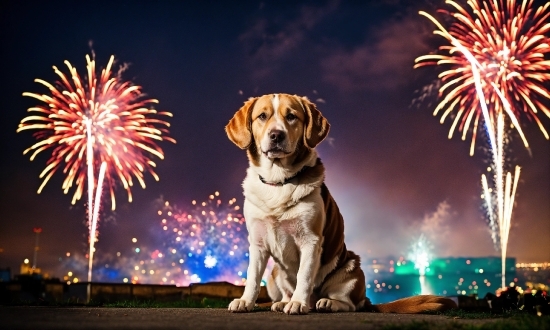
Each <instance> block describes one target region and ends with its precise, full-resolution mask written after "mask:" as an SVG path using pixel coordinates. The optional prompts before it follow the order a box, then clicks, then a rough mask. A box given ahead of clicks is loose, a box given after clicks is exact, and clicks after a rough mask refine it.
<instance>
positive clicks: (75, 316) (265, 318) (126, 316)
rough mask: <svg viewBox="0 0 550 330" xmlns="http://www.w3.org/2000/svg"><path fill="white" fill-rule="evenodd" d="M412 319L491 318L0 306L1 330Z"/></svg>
mask: <svg viewBox="0 0 550 330" xmlns="http://www.w3.org/2000/svg"><path fill="white" fill-rule="evenodd" d="M415 321H416V322H423V321H428V322H430V323H435V324H438V325H443V323H452V322H458V323H468V324H479V323H487V322H494V321H495V320H494V319H489V320H487V319H485V320H464V319H453V318H449V317H446V316H440V315H397V314H374V313H334V314H321V313H310V314H308V315H298V316H289V315H286V314H279V313H274V312H271V311H258V312H252V313H246V314H235V313H229V312H228V311H227V310H225V309H211V308H102V307H5V306H4V307H0V328H1V329H262V330H269V329H277V330H290V329H311V330H319V329H380V328H382V327H384V326H386V325H392V324H393V325H405V324H407V323H411V322H415Z"/></svg>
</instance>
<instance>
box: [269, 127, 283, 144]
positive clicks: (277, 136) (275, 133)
mask: <svg viewBox="0 0 550 330" xmlns="http://www.w3.org/2000/svg"><path fill="white" fill-rule="evenodd" d="M269 139H270V140H271V142H274V143H279V142H281V141H283V140H284V139H285V132H283V131H280V130H278V129H274V130H272V131H271V132H269Z"/></svg>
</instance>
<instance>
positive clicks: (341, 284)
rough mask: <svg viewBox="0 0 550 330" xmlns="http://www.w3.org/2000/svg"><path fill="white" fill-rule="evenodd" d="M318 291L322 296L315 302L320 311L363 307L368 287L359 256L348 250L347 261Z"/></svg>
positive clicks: (342, 310)
mask: <svg viewBox="0 0 550 330" xmlns="http://www.w3.org/2000/svg"><path fill="white" fill-rule="evenodd" d="M317 292H318V295H319V297H321V299H319V300H318V301H317V303H316V304H315V309H316V310H317V311H318V312H354V311H355V310H357V309H358V308H362V307H363V305H364V304H365V300H366V287H365V275H364V273H363V271H362V270H361V268H360V261H359V257H358V256H357V255H355V254H354V253H353V252H351V251H348V260H347V262H346V263H345V264H344V265H342V267H340V268H339V269H337V270H336V271H334V272H333V273H332V274H330V275H329V277H328V278H327V279H326V280H325V282H324V283H323V285H322V286H321V288H320V290H318V291H317Z"/></svg>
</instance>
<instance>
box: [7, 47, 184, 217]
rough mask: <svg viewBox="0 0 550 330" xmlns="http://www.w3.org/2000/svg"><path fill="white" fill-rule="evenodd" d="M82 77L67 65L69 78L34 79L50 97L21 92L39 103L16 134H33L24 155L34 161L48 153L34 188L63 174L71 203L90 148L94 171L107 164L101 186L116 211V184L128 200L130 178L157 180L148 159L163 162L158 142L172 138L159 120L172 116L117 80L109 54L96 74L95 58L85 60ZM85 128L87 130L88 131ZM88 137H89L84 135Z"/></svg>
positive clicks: (79, 194)
mask: <svg viewBox="0 0 550 330" xmlns="http://www.w3.org/2000/svg"><path fill="white" fill-rule="evenodd" d="M86 62H87V67H86V68H87V77H86V80H83V79H82V78H81V76H80V75H79V74H78V72H77V71H76V68H74V67H73V66H72V65H71V64H70V63H69V62H68V61H65V64H66V65H67V68H68V69H69V76H67V75H65V74H64V73H63V72H61V71H60V70H59V69H58V68H57V67H56V66H54V67H53V69H54V71H55V73H56V74H57V76H58V77H59V80H58V81H57V82H56V83H55V84H53V85H52V84H50V83H48V82H46V81H44V80H42V79H36V80H35V81H36V82H37V83H39V84H41V85H43V86H45V87H47V88H48V89H49V94H36V93H28V92H26V93H23V95H24V96H29V97H32V98H35V99H37V100H39V101H41V102H43V103H44V105H39V106H36V107H32V108H29V109H28V111H29V112H31V113H32V115H29V116H27V117H25V118H24V119H23V120H21V123H20V124H19V127H18V129H17V132H21V131H25V130H38V131H37V132H36V133H34V136H35V137H36V139H37V140H39V141H38V142H36V143H35V144H33V145H32V146H31V147H30V148H28V149H26V150H25V151H24V154H27V153H31V156H30V159H31V160H33V159H34V158H35V157H36V156H37V155H38V154H40V153H41V152H43V151H46V150H51V157H50V159H49V160H48V162H47V166H46V168H45V169H44V170H43V171H42V173H41V174H40V178H42V179H43V181H42V184H41V185H40V187H39V189H38V193H40V192H41V191H42V189H43V188H44V186H45V185H46V183H47V182H48V181H49V180H50V178H51V177H52V176H53V175H54V174H55V173H56V172H57V171H62V172H63V174H64V175H65V179H64V181H63V185H62V188H63V190H64V192H65V193H68V192H69V190H71V189H72V188H73V187H75V192H74V195H73V198H72V203H73V204H74V203H76V201H77V200H79V199H80V198H81V197H82V194H83V192H84V186H85V182H86V176H87V166H86V165H87V164H86V159H87V158H86V157H87V152H86V148H87V145H91V148H92V149H91V150H92V153H93V157H92V158H93V168H94V169H99V167H100V165H101V164H102V163H104V162H105V163H106V164H107V165H108V170H107V171H106V173H105V183H106V185H107V186H108V187H109V190H110V195H111V207H112V209H115V207H116V203H115V191H114V190H115V186H116V183H117V182H121V183H122V186H123V187H124V189H125V190H126V191H127V193H128V200H129V201H132V194H131V190H130V188H131V187H132V186H133V184H134V179H135V180H136V181H138V182H139V184H140V185H141V186H142V187H143V188H145V180H144V172H149V173H150V174H151V175H152V176H153V177H154V178H155V180H157V181H158V179H159V178H158V175H157V174H156V173H155V171H154V170H153V169H154V167H155V166H156V165H155V163H154V162H153V160H152V159H151V157H150V156H151V155H154V156H156V157H158V158H160V159H163V158H164V154H163V151H162V149H161V148H160V147H159V146H158V144H157V143H158V142H160V141H171V142H174V143H175V140H174V139H172V138H171V137H169V136H167V134H168V127H169V126H170V124H169V123H168V122H167V121H164V120H162V119H160V118H162V117H166V116H168V117H171V116H172V114H171V113H169V112H158V111H157V110H155V109H153V107H152V106H153V105H154V104H156V103H158V101H157V100H155V99H147V98H145V95H144V94H143V92H142V91H141V87H140V86H136V85H133V84H132V83H131V82H128V81H126V82H125V81H122V80H121V79H120V77H119V75H117V76H114V75H113V72H112V71H111V69H112V66H113V63H114V56H111V58H110V60H109V62H108V64H107V67H106V68H105V69H103V70H102V71H101V74H100V75H99V76H97V74H96V63H95V60H94V59H92V58H90V56H88V55H87V56H86ZM87 124H89V125H90V126H89V127H90V131H89V130H88V129H87ZM87 133H90V134H87Z"/></svg>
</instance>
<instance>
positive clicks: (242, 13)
mask: <svg viewBox="0 0 550 330" xmlns="http://www.w3.org/2000/svg"><path fill="white" fill-rule="evenodd" d="M442 5H443V2H441V3H440V2H438V1H400V0H384V1H370V2H369V1H353V2H325V3H321V2H317V1H311V2H301V3H298V4H296V3H294V2H279V1H265V2H260V1H237V2H235V3H232V2H231V4H230V2H223V3H222V4H220V3H214V2H205V1H201V2H176V1H105V2H97V1H88V2H85V3H78V4H77V2H73V1H66V2H55V1H50V2H48V3H46V2H29V1H7V2H6V1H5V2H3V3H2V4H1V5H0V43H1V46H2V52H1V53H0V66H1V71H0V72H1V73H2V89H1V96H2V102H1V104H2V119H1V121H0V123H1V127H2V130H1V133H0V134H1V139H0V141H1V152H0V154H1V155H2V161H1V162H0V167H1V170H0V249H2V250H1V252H0V268H4V267H12V272H13V273H17V272H18V268H19V264H20V263H21V262H22V261H23V259H24V258H32V251H33V245H34V234H33V231H32V229H33V227H42V228H43V233H42V235H41V237H40V246H41V249H40V252H39V257H38V266H39V267H41V268H43V269H45V270H49V271H51V272H53V271H54V270H55V269H56V267H57V265H58V263H59V261H58V258H59V257H60V256H63V255H65V253H66V252H71V253H80V254H84V253H86V249H87V243H86V236H87V227H86V226H85V207H86V206H85V202H84V201H83V200H81V201H79V202H78V203H77V204H76V205H74V206H73V205H71V197H72V193H71V192H70V193H69V194H68V195H64V194H63V191H62V189H61V182H62V178H63V177H62V175H61V173H57V174H56V175H55V176H54V178H53V179H52V180H51V181H50V182H49V183H48V184H47V185H46V187H45V189H44V190H43V192H42V193H41V194H40V195H38V194H37V193H36V191H37V189H38V187H39V186H40V183H41V180H40V179H39V178H38V176H39V174H40V172H41V171H42V169H43V168H44V167H45V164H46V161H47V159H48V158H49V154H48V153H44V154H41V155H40V156H39V157H37V159H35V160H34V161H33V162H30V161H29V157H28V156H24V155H23V154H22V153H23V150H24V149H26V148H27V147H29V146H30V145H32V144H33V143H34V141H35V140H34V138H33V137H32V132H31V131H26V132H23V133H19V134H17V133H16V128H17V125H18V123H19V122H20V120H21V119H22V118H23V117H25V116H26V114H27V112H26V109H27V108H29V107H32V106H35V105H37V104H39V102H38V101H36V100H34V99H31V98H29V97H23V96H22V93H23V92H26V91H29V92H35V93H46V92H47V90H46V88H45V87H43V86H41V85H39V84H37V83H35V82H33V81H34V79H35V78H41V79H44V80H46V81H49V82H54V81H55V80H56V75H55V73H54V72H53V70H52V66H53V65H56V66H57V67H59V68H60V69H61V70H62V71H63V72H67V71H68V70H67V69H66V67H65V65H64V64H63V61H64V60H68V61H69V62H71V63H72V64H73V65H74V66H75V67H76V68H77V69H78V70H79V72H81V74H82V75H84V70H85V55H86V54H90V53H91V49H93V51H94V52H95V54H96V60H97V63H98V64H97V66H98V67H103V66H105V65H106V63H107V61H108V59H109V57H110V55H112V54H114V55H115V56H116V58H117V60H118V62H117V65H116V68H118V66H120V65H122V64H123V63H127V64H130V67H129V69H128V70H127V71H126V72H124V74H123V77H124V78H125V79H127V80H132V81H133V82H134V83H135V84H137V85H140V86H142V87H143V90H144V91H145V92H146V93H147V95H148V96H150V97H152V98H156V99H158V100H159V101H160V104H159V105H158V106H157V109H158V110H165V111H170V112H172V113H173V114H174V118H172V119H171V124H172V126H171V136H173V137H174V138H175V139H176V140H177V144H171V143H168V142H166V143H161V147H162V148H163V150H164V152H165V156H166V157H165V160H163V161H158V162H157V165H158V167H157V173H158V174H159V176H160V181H159V182H156V181H155V180H154V179H153V178H152V177H151V176H150V175H147V176H146V184H147V189H145V190H143V189H141V187H139V185H137V186H135V187H134V188H133V190H132V192H133V196H134V201H133V202H132V203H128V202H127V196H126V193H125V191H124V189H121V187H119V188H118V190H117V205H118V206H117V209H116V212H110V211H108V210H104V212H103V214H102V219H101V220H100V227H99V231H100V236H99V242H98V243H97V245H96V246H97V249H98V252H97V253H98V254H101V253H115V252H116V251H121V250H127V249H129V247H130V245H131V239H132V238H133V237H137V238H138V239H139V240H140V242H142V243H143V244H147V242H148V241H152V239H151V237H152V235H154V232H153V229H152V228H156V227H158V224H157V223H156V221H157V217H156V207H155V200H157V199H159V197H161V196H162V198H164V199H165V200H168V201H170V202H171V203H175V204H177V205H179V206H180V207H182V208H183V207H187V206H190V202H191V200H193V199H196V200H198V201H201V200H205V199H207V198H208V195H210V194H212V193H214V192H215V191H219V192H220V194H221V198H222V200H224V201H227V200H229V199H230V198H233V197H236V198H237V200H238V203H239V204H241V205H242V192H241V182H242V180H243V178H244V175H245V169H246V167H247V159H246V156H245V153H244V152H243V151H241V150H240V149H238V148H237V147H236V146H234V145H233V144H232V143H231V142H230V141H229V140H228V139H227V137H226V135H225V132H224V126H225V125H226V124H227V122H228V121H229V119H230V118H231V117H232V115H233V114H234V112H235V111H237V110H238V109H239V108H240V107H241V105H242V104H243V102H244V101H245V100H247V99H248V98H249V97H252V96H260V95H263V94H268V93H289V94H298V95H304V96H308V97H309V98H310V99H311V100H312V101H314V102H315V103H316V104H317V105H318V108H319V109H320V110H321V111H322V113H323V114H324V115H325V117H326V118H327V119H328V120H329V122H330V124H331V131H330V134H329V137H328V138H327V140H326V141H324V142H323V143H322V144H321V145H320V147H319V148H318V149H319V153H320V155H321V158H322V159H323V162H324V163H325V166H326V168H327V173H326V182H327V185H328V187H329V189H330V190H331V193H332V194H333V195H334V197H335V199H336V201H337V202H338V204H339V207H340V210H341V211H342V213H343V215H344V218H345V220H346V237H347V238H346V240H347V244H348V247H349V248H350V249H352V250H354V251H356V252H358V253H359V254H360V255H361V256H363V257H364V258H370V257H384V256H400V255H407V252H408V249H409V246H410V245H411V243H412V241H413V240H414V239H415V238H417V237H418V236H419V235H420V233H421V232H424V233H425V234H426V235H428V236H429V237H430V238H431V240H432V243H433V245H434V253H435V255H436V256H441V257H444V256H495V255H499V254H498V253H497V252H496V251H495V249H494V247H493V243H492V241H491V238H490V234H489V230H488V226H487V224H486V220H485V213H484V208H483V203H482V200H481V198H480V195H481V184H480V178H481V174H482V173H485V171H486V168H487V166H488V161H489V157H490V156H489V153H488V152H487V150H486V146H487V141H486V138H485V137H484V136H483V135H484V134H479V135H478V140H477V146H478V147H477V149H476V152H475V155H474V156H473V157H470V156H469V147H470V143H469V140H467V141H462V140H461V139H460V135H459V134H455V137H454V138H453V139H451V140H449V139H448V138H447V135H448V130H449V128H450V125H451V121H449V120H448V121H447V122H445V123H444V124H443V125H442V124H440V123H439V117H437V118H436V117H434V116H433V115H432V112H433V109H434V107H435V104H436V103H437V93H436V92H432V93H431V94H430V93H428V94H426V90H429V88H428V89H427V88H424V87H426V86H429V85H430V84H433V83H435V82H436V77H437V73H438V72H440V71H441V69H440V68H439V69H438V68H435V67H428V68H422V69H417V70H413V64H414V59H415V57H417V56H419V55H423V54H427V53H429V52H430V51H433V50H435V49H436V48H437V47H438V46H439V45H441V44H442V43H443V42H444V40H443V39H442V38H440V37H437V36H433V35H432V34H431V31H432V30H433V26H431V24H430V22H428V20H427V19H425V18H423V17H421V16H419V15H418V14H417V13H418V10H425V11H428V12H430V13H435V10H436V9H437V7H438V6H442ZM90 45H91V46H90ZM422 96H424V98H422ZM421 98H422V99H423V101H422V102H420V99H421ZM541 118H542V117H541ZM542 119H543V123H544V124H545V127H546V128H547V129H549V128H550V120H549V119H548V118H542ZM521 121H522V123H523V125H522V128H523V130H524V132H526V135H527V139H528V141H529V142H530V144H531V150H530V153H529V152H528V151H527V150H526V149H525V148H524V147H523V146H522V144H521V141H519V140H520V139H519V137H518V136H517V135H515V133H514V134H513V135H512V142H511V145H510V150H509V154H508V155H509V156H510V159H511V163H510V164H512V165H515V164H518V165H521V166H522V170H523V172H522V174H521V180H520V183H519V187H518V193H517V196H516V201H517V205H516V208H515V210H514V215H513V220H512V222H513V224H512V230H511V233H510V242H509V248H508V250H509V255H510V256H512V257H516V258H517V260H518V261H539V262H540V261H548V259H550V240H549V239H548V237H550V202H549V201H550V152H549V151H550V142H549V141H547V140H545V138H544V136H543V135H542V134H541V132H540V131H539V129H538V128H537V126H536V124H535V123H534V122H530V121H529V120H528V118H525V117H524V118H521ZM53 275H56V274H53Z"/></svg>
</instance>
